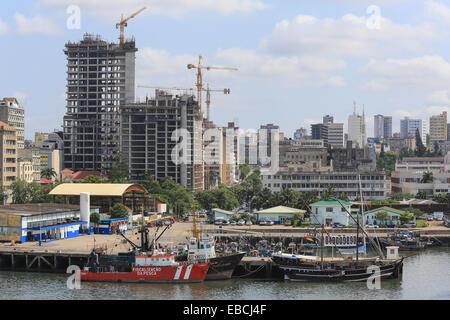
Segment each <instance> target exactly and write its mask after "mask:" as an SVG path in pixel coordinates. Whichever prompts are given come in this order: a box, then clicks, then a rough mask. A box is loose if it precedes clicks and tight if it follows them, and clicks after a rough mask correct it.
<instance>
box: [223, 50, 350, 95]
mask: <svg viewBox="0 0 450 320" xmlns="http://www.w3.org/2000/svg"><path fill="white" fill-rule="evenodd" d="M217 60H218V61H220V62H222V63H223V64H226V65H231V66H235V67H238V68H239V72H238V73H228V74H226V75H223V76H222V77H224V76H226V77H233V78H234V79H241V80H249V79H253V80H257V79H272V80H274V81H275V82H276V83H279V84H283V85H284V86H286V87H303V86H307V85H312V86H317V85H319V86H322V85H330V86H343V85H345V80H344V79H343V78H342V77H341V76H337V75H333V73H334V72H336V71H340V70H343V69H345V68H346V66H347V64H346V62H345V61H343V60H340V59H326V58H320V57H314V56H302V57H297V56H281V57H275V56H271V55H268V54H264V53H259V52H257V51H254V50H244V49H240V48H229V49H225V50H220V51H219V52H218V53H217ZM218 76H219V75H218Z"/></svg>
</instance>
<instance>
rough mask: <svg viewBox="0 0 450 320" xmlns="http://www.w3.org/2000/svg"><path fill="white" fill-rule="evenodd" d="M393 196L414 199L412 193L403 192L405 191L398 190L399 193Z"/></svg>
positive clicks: (401, 198)
mask: <svg viewBox="0 0 450 320" xmlns="http://www.w3.org/2000/svg"><path fill="white" fill-rule="evenodd" d="M391 198H392V199H393V200H403V199H405V200H408V199H413V198H414V195H413V194H412V193H403V192H398V193H394V194H393V195H392V196H391Z"/></svg>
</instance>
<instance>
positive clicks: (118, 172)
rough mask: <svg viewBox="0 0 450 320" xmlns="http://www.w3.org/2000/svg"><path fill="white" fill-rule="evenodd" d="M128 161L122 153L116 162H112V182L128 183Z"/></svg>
mask: <svg viewBox="0 0 450 320" xmlns="http://www.w3.org/2000/svg"><path fill="white" fill-rule="evenodd" d="M127 178H128V163H127V161H126V159H125V157H124V156H123V155H122V154H119V156H118V158H117V160H116V162H114V163H112V164H111V168H110V170H109V180H110V181H111V183H127Z"/></svg>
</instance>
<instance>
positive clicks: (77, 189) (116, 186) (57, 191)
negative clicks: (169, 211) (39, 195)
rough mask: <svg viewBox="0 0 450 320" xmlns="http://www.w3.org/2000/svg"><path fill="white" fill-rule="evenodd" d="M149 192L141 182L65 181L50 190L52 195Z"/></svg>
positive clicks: (113, 194)
mask: <svg viewBox="0 0 450 320" xmlns="http://www.w3.org/2000/svg"><path fill="white" fill-rule="evenodd" d="M133 191H134V192H137V193H144V194H147V190H145V188H144V187H143V186H141V185H139V184H128V183H126V184H125V183H124V184H122V183H63V184H60V185H59V186H57V187H55V188H54V189H53V190H52V191H50V193H49V194H50V195H52V196H80V193H82V192H87V193H89V194H90V195H91V196H103V197H122V196H123V195H124V194H125V193H127V192H133Z"/></svg>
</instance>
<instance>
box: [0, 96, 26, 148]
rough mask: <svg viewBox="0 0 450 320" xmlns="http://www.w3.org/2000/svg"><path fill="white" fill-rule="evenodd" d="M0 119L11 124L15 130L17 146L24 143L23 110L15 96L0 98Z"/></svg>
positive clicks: (22, 146) (20, 146)
mask: <svg viewBox="0 0 450 320" xmlns="http://www.w3.org/2000/svg"><path fill="white" fill-rule="evenodd" d="M0 121H2V122H4V123H7V124H9V125H11V126H13V127H14V128H15V129H16V131H17V147H18V148H19V149H23V148H24V145H25V110H24V109H23V107H21V106H20V104H19V102H18V101H17V99H16V98H3V100H0Z"/></svg>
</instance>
